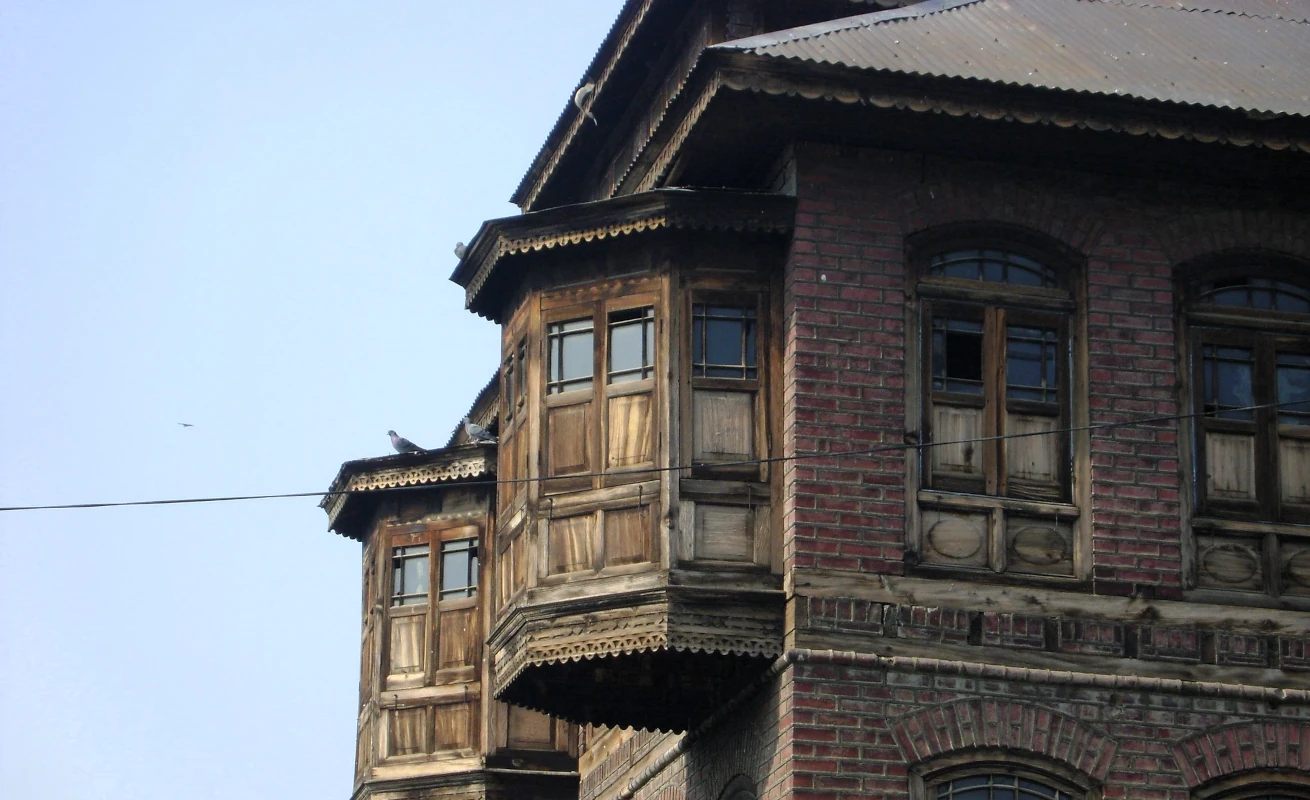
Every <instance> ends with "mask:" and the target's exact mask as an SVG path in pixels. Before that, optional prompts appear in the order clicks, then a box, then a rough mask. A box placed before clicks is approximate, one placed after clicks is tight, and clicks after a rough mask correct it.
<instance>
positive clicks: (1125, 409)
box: [324, 0, 1310, 800]
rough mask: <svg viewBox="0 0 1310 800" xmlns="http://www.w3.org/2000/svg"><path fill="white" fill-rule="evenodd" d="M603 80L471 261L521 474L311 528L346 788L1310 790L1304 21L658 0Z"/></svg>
mask: <svg viewBox="0 0 1310 800" xmlns="http://www.w3.org/2000/svg"><path fill="white" fill-rule="evenodd" d="M583 84H591V85H592V89H591V91H590V92H582V93H580V94H579V100H580V103H579V105H578V106H577V107H575V106H574V105H572V104H570V105H569V106H568V107H567V108H566V109H565V111H564V113H563V114H562V116H561V117H560V119H559V121H558V122H557V123H556V125H555V127H554V129H553V130H552V131H551V133H550V136H549V138H548V139H547V141H546V143H545V145H544V146H543V148H542V150H541V152H540V154H539V155H538V157H537V159H536V160H535V162H534V163H533V164H532V166H531V168H530V169H529V171H528V173H527V175H526V176H525V177H524V179H523V181H522V183H521V184H520V186H519V187H518V189H517V191H516V192H515V194H514V200H515V202H517V203H518V204H519V206H520V207H521V208H522V211H523V213H522V214H521V215H520V216H516V217H512V218H507V219H499V220H492V221H489V222H487V223H485V224H484V225H483V227H482V228H481V230H480V231H479V232H478V234H477V237H476V238H475V239H474V240H473V242H472V243H471V244H470V246H469V248H468V250H467V252H466V253H465V254H464V256H463V257H462V259H461V261H460V263H459V265H458V267H457V269H456V270H455V273H454V275H453V279H454V280H455V281H456V282H457V283H459V284H460V285H461V286H462V287H464V288H465V290H466V292H467V304H468V307H469V309H470V310H471V311H473V312H474V313H477V314H479V315H482V316H483V317H486V318H487V319H488V320H490V321H491V322H493V323H494V324H496V325H498V326H500V331H501V335H502V357H501V359H502V360H501V363H500V364H499V365H488V372H489V373H490V372H493V371H495V372H496V373H497V376H498V377H497V379H496V381H495V382H493V384H492V385H491V386H489V387H488V388H487V390H484V392H483V394H482V395H481V396H480V397H479V399H478V401H477V403H476V404H475V407H474V418H475V419H476V420H479V421H480V422H481V423H482V424H484V425H486V426H488V427H490V428H492V429H493V430H495V431H496V433H497V435H498V437H499V439H498V443H497V444H496V445H495V446H488V445H482V444H475V443H468V442H467V441H466V437H461V436H460V435H458V434H457V435H456V437H455V438H454V439H453V440H452V442H451V446H449V447H448V448H446V449H443V450H441V451H434V452H431V453H426V454H415V455H400V456H393V457H390V458H383V459H369V460H365V461H359V462H351V463H348V464H346V465H345V466H344V467H343V468H342V472H341V474H340V475H339V476H338V478H337V481H336V482H335V483H334V484H333V487H332V488H333V491H334V492H335V493H334V494H332V495H329V496H328V498H327V499H325V501H324V503H325V507H326V508H327V510H328V512H329V516H330V518H331V524H332V526H333V527H334V529H336V530H337V531H339V532H341V533H343V534H345V535H348V536H351V537H352V538H356V539H359V540H360V541H361V542H363V544H364V550H363V552H364V602H363V614H364V624H363V639H362V642H363V645H362V649H363V661H362V668H361V693H360V698H361V699H360V718H359V743H360V745H359V758H358V763H357V772H356V788H355V795H356V797H359V798H363V797H387V798H402V797H403V798H429V797H456V796H458V797H482V796H509V797H538V796H539V797H579V798H583V799H584V800H593V798H596V799H599V798H606V799H608V798H633V797H637V798H660V800H666V799H667V800H673V799H674V798H689V799H691V798H695V799H696V800H716V799H717V798H724V799H725V800H741V799H742V798H756V797H759V798H765V797H768V798H781V797H797V798H837V797H843V798H855V797H862V798H863V797H876V798H882V797H886V798H915V799H916V800H929V799H932V800H1038V799H1039V798H1040V799H1043V800H1096V799H1097V798H1133V800H1138V799H1145V800H1192V799H1193V798H1196V799H1197V800H1254V799H1255V798H1263V799H1264V800H1270V799H1276V800H1286V798H1310V528H1307V527H1306V525H1307V523H1310V189H1308V187H1310V2H1307V0H922V1H921V2H908V1H906V0H899V1H894V0H807V1H804V2H803V1H802V0H701V1H699V2H693V1H692V0H629V1H628V2H627V3H625V4H624V6H623V9H622V11H621V12H620V14H619V17H618V20H617V21H616V23H615V25H614V27H613V28H612V30H611V32H610V34H609V35H608V37H607V38H606V40H605V42H604V43H603V44H602V46H601V48H600V50H599V52H598V54H597V55H596V58H595V60H594V62H593V63H592V65H591V67H590V69H589V70H588V72H587V75H586V76H585V77H583V78H582V79H581V80H580V82H579V85H580V86H581V85H583ZM593 117H594V119H595V122H594V123H593V121H592V118H593ZM452 576H453V577H452ZM546 715H550V718H548V717H547V716H546ZM552 718H553V721H552ZM497 793H499V794H497Z"/></svg>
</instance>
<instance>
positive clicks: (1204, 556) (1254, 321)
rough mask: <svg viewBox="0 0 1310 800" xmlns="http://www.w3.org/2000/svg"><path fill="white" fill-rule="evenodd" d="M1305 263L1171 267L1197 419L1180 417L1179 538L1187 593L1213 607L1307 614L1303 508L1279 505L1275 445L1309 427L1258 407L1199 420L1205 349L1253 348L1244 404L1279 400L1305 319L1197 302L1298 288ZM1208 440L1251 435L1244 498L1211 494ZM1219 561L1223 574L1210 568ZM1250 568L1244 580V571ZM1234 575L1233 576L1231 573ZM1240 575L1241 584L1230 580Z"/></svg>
mask: <svg viewBox="0 0 1310 800" xmlns="http://www.w3.org/2000/svg"><path fill="white" fill-rule="evenodd" d="M1308 269H1310V264H1306V263H1305V262H1304V261H1299V260H1296V259H1293V258H1291V257H1286V256H1282V255H1279V254H1274V253H1269V252H1264V251H1232V252H1227V253H1219V254H1214V255H1211V256H1207V257H1204V258H1202V259H1200V260H1199V261H1197V262H1195V263H1193V264H1189V265H1184V266H1183V267H1181V268H1180V269H1179V270H1178V276H1179V286H1178V294H1179V297H1180V298H1181V302H1180V306H1181V309H1182V313H1181V320H1180V324H1179V343H1180V349H1181V351H1182V352H1183V353H1184V358H1183V361H1182V364H1183V366H1182V368H1181V370H1180V371H1181V373H1182V376H1183V380H1184V381H1185V382H1186V387H1187V388H1186V391H1185V396H1186V397H1187V398H1188V400H1189V401H1190V405H1191V408H1192V410H1193V411H1194V412H1195V413H1196V416H1195V417H1193V418H1190V419H1186V420H1184V421H1183V428H1184V430H1183V434H1184V435H1183V437H1182V439H1183V442H1184V457H1185V463H1187V464H1188V470H1187V473H1186V474H1187V476H1188V478H1189V479H1188V480H1187V482H1186V486H1187V491H1188V494H1189V496H1190V497H1189V499H1190V503H1189V507H1190V509H1191V515H1190V520H1189V523H1190V524H1189V527H1190V532H1191V535H1190V536H1189V537H1188V539H1187V540H1186V542H1185V543H1186V545H1187V547H1188V553H1189V555H1190V558H1189V559H1188V562H1187V563H1188V569H1187V575H1186V585H1187V586H1188V588H1189V590H1190V594H1189V596H1192V597H1194V598H1197V599H1210V600H1215V601H1219V602H1240V603H1243V604H1255V605H1270V604H1283V605H1286V604H1288V603H1291V604H1294V605H1295V606H1296V607H1305V608H1310V582H1307V580H1306V577H1305V576H1306V574H1307V562H1310V533H1308V532H1307V530H1306V527H1305V526H1306V525H1307V524H1308V523H1310V503H1308V502H1301V503H1295V502H1288V501H1287V500H1286V499H1285V498H1284V497H1283V492H1282V478H1283V474H1282V471H1283V469H1284V468H1285V465H1284V464H1283V463H1282V458H1283V456H1282V454H1281V452H1280V451H1281V449H1282V443H1283V442H1284V441H1301V442H1310V425H1280V424H1279V411H1278V409H1275V408H1257V409H1255V410H1254V411H1252V412H1251V414H1250V417H1251V418H1250V419H1249V420H1239V419H1228V418H1223V417H1218V416H1206V415H1205V409H1206V404H1205V399H1206V386H1205V380H1204V375H1205V361H1206V359H1205V348H1206V347H1207V346H1211V345H1220V346H1226V347H1237V348H1242V349H1249V350H1251V351H1252V373H1251V402H1252V405H1256V406H1263V405H1266V404H1270V403H1276V402H1278V366H1279V365H1278V358H1277V357H1278V355H1279V354H1282V353H1295V354H1298V355H1310V313H1305V312H1290V311H1275V310H1254V309H1253V308H1252V307H1250V306H1245V305H1241V306H1239V305H1218V304H1214V303H1210V302H1205V301H1203V300H1202V299H1201V297H1200V296H1201V290H1202V288H1203V287H1204V286H1206V285H1209V284H1212V283H1214V282H1216V281H1222V280H1224V279H1226V278H1257V279H1271V280H1275V281H1285V282H1288V283H1291V284H1294V285H1296V286H1297V287H1299V288H1301V289H1302V290H1306V289H1308V288H1310V281H1307V280H1306V279H1305V278H1304V275H1305V274H1306V270H1308ZM1211 434H1231V435H1237V436H1249V437H1251V438H1252V440H1253V442H1252V447H1253V453H1254V457H1253V460H1252V464H1253V469H1254V473H1253V475H1252V476H1251V478H1250V481H1251V490H1252V491H1253V493H1254V499H1253V500H1246V499H1238V498H1222V497H1214V496H1211V494H1210V487H1209V485H1208V484H1209V481H1210V465H1209V463H1208V461H1209V455H1208V452H1207V451H1208V447H1209V442H1208V440H1209V437H1210V435H1211ZM1221 564H1227V566H1228V568H1227V569H1226V570H1225V569H1223V568H1221V567H1219V565H1221ZM1248 572H1249V575H1248ZM1234 573H1238V574H1234ZM1243 577H1245V578H1246V579H1245V580H1239V579H1240V578H1243Z"/></svg>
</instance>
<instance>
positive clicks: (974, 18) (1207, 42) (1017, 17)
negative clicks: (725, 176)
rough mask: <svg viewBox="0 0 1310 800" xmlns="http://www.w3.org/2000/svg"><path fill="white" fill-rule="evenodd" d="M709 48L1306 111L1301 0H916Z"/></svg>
mask: <svg viewBox="0 0 1310 800" xmlns="http://www.w3.org/2000/svg"><path fill="white" fill-rule="evenodd" d="M715 47H716V49H727V50H737V51H746V52H750V53H755V54H758V55H763V56H774V57H778V58H786V59H794V60H801V61H810V62H816V63H823V64H832V65H836V66H846V67H852V68H855V69H864V70H878V71H887V72H898V73H906V74H917V75H928V76H939V77H947V78H971V79H977V80H981V81H989V82H995V83H999V84H1010V85H1016V86H1032V87H1041V88H1047V89H1055V90H1062V91H1072V92H1082V93H1090V94H1097V95H1104V96H1111V97H1131V98H1138V99H1143V100H1160V101H1166V102H1173V103H1182V104H1187V105H1197V106H1208V107H1218V108H1229V109H1235V110H1241V111H1249V112H1258V113H1261V114H1292V115H1298V116H1310V0H926V1H925V2H923V3H920V4H918V5H915V6H909V7H907V8H901V9H896V10H893V11H883V12H876V13H870V14H861V15H859V16H855V17H848V18H846V19H842V20H834V21H832V22H826V23H820V24H816V25H807V26H804V27H801V28H793V29H791V30H786V31H778V32H775V33H769V34H764V35H761V36H752V37H750V38H747V39H738V40H736V41H733V42H725V43H723V44H720V45H716V46H715Z"/></svg>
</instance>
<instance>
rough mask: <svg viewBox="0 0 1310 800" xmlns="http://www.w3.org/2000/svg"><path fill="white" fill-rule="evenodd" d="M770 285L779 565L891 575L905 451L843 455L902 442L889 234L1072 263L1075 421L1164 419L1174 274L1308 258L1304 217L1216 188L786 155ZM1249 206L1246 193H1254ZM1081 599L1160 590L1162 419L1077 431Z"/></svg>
mask: <svg viewBox="0 0 1310 800" xmlns="http://www.w3.org/2000/svg"><path fill="white" fill-rule="evenodd" d="M796 169H797V186H798V189H797V191H798V200H799V204H798V212H797V218H796V234H795V240H794V245H793V249H792V252H791V254H790V258H789V261H788V264H787V268H786V271H785V275H784V318H785V328H786V330H785V337H786V340H785V363H784V375H783V382H784V389H783V397H784V399H783V426H784V452H785V454H786V455H788V456H795V455H799V456H804V458H803V459H802V460H800V461H794V462H788V463H787V466H786V467H785V469H784V481H785V484H786V492H785V497H784V525H785V540H784V555H785V557H786V563H787V565H788V566H799V567H824V568H831V569H839V570H850V571H858V572H876V573H886V574H899V573H901V572H903V570H904V562H903V558H904V540H905V531H904V524H905V516H904V514H905V510H904V506H903V504H904V502H905V499H906V498H905V494H904V489H903V487H904V484H905V479H906V474H907V473H906V459H905V457H904V456H903V455H902V454H901V453H899V452H890V453H883V454H879V455H876V456H868V455H842V454H843V453H844V452H849V451H852V450H862V449H868V448H872V447H876V446H879V445H896V444H901V443H903V441H904V437H905V406H906V398H905V396H904V388H905V384H906V365H905V363H904V361H905V353H906V344H907V343H906V324H905V323H906V306H905V304H906V280H907V270H906V264H905V259H904V252H905V251H904V243H905V238H906V237H907V236H908V235H910V234H913V233H916V232H919V231H923V230H927V229H930V228H933V227H936V226H940V225H945V224H948V223H954V222H966V221H969V222H976V221H994V222H997V223H1004V224H1007V225H1018V226H1023V227H1025V228H1029V229H1032V230H1035V231H1039V232H1041V233H1044V234H1046V235H1048V236H1050V237H1053V238H1054V239H1056V240H1058V241H1060V242H1063V243H1064V244H1066V245H1067V246H1069V247H1070V248H1072V249H1073V250H1074V251H1076V252H1078V253H1080V254H1082V255H1083V256H1084V257H1085V258H1086V271H1087V275H1086V314H1087V326H1086V334H1087V349H1088V352H1087V373H1088V379H1089V382H1090V392H1089V402H1090V411H1089V416H1090V422H1091V423H1092V424H1093V425H1098V424H1106V423H1117V422H1127V421H1130V420H1132V419H1135V418H1137V417H1138V416H1139V415H1152V416H1166V415H1172V414H1176V413H1178V412H1179V411H1180V407H1179V404H1178V401H1177V392H1178V385H1177V382H1178V377H1177V374H1178V367H1177V358H1178V353H1177V347H1176V336H1177V332H1176V328H1175V310H1174V291H1173V285H1174V284H1173V270H1174V268H1175V267H1176V266H1177V265H1178V264H1180V263H1182V262H1183V261H1186V260H1187V259H1191V258H1195V257H1196V256H1198V255H1201V254H1204V253H1207V252H1214V251H1217V250H1222V249H1229V248H1233V247H1243V246H1263V247H1269V248H1274V249H1281V250H1284V251H1286V252H1291V253H1295V254H1298V255H1301V256H1303V257H1310V221H1307V220H1306V219H1304V217H1301V218H1298V217H1296V216H1294V215H1289V214H1286V213H1282V212H1275V211H1268V210H1251V211H1246V212H1241V211H1237V212H1234V211H1219V210H1216V208H1217V206H1218V205H1219V204H1222V203H1229V204H1231V203H1233V202H1236V201H1237V200H1239V199H1240V198H1235V197H1234V195H1233V194H1232V193H1228V194H1225V195H1223V196H1216V197H1214V198H1212V200H1213V204H1212V205H1207V202H1208V200H1207V199H1206V198H1200V199H1198V197H1197V194H1196V191H1195V190H1194V189H1191V188H1184V187H1169V186H1160V185H1158V184H1151V185H1142V186H1136V187H1134V186H1132V185H1131V184H1130V182H1129V181H1128V180H1126V179H1121V178H1107V177H1104V176H1093V175H1084V174H1076V173H1058V172H1054V171H1051V170H1044V171H1039V170H1028V169H1021V168H1017V167H1005V166H997V165H988V164H976V163H971V162H949V161H946V160H944V159H938V158H929V159H927V160H923V159H921V158H920V157H919V156H917V155H907V154H896V153H886V152H881V151H870V150H852V149H843V148H838V147H833V146H818V145H802V146H799V147H798V148H797V155H796ZM1253 202H1254V201H1253ZM1090 456H1091V497H1092V503H1091V505H1092V508H1091V509H1090V512H1091V515H1092V516H1091V519H1092V526H1093V527H1092V548H1091V551H1092V552H1091V559H1092V562H1091V565H1092V578H1093V582H1094V591H1095V592H1096V593H1098V594H1112V595H1122V596H1127V595H1130V594H1133V593H1138V594H1143V593H1144V594H1147V595H1149V596H1152V597H1156V598H1162V599H1163V598H1178V597H1180V596H1181V589H1182V586H1183V561H1182V559H1183V555H1182V554H1183V547H1182V541H1181V519H1182V515H1183V509H1182V506H1181V499H1182V495H1183V486H1182V483H1181V478H1180V453H1179V426H1178V424H1177V423H1173V422H1167V423H1160V424H1155V425H1151V426H1130V427H1121V428H1113V429H1109V430H1102V431H1095V432H1093V434H1092V436H1091V443H1090Z"/></svg>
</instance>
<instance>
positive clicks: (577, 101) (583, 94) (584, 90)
mask: <svg viewBox="0 0 1310 800" xmlns="http://www.w3.org/2000/svg"><path fill="white" fill-rule="evenodd" d="M595 92H596V84H595V83H594V82H592V81H587V82H586V83H584V84H582V85H581V86H579V87H578V90H577V91H576V92H574V93H573V105H575V106H577V107H578V110H579V111H581V112H582V115H583V116H584V117H586V118H587V119H589V120H591V121H592V123H593V124H595V125H600V121H599V120H597V119H596V117H595V116H593V115H592V113H591V112H590V111H588V110H587V109H586V108H585V106H586V105H587V101H588V100H590V99H591V96H592V95H593V94H594V93H595Z"/></svg>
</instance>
